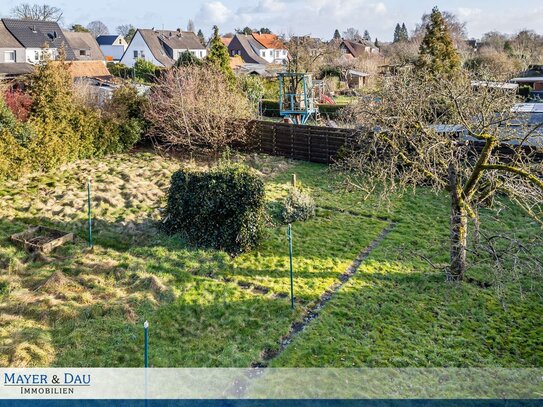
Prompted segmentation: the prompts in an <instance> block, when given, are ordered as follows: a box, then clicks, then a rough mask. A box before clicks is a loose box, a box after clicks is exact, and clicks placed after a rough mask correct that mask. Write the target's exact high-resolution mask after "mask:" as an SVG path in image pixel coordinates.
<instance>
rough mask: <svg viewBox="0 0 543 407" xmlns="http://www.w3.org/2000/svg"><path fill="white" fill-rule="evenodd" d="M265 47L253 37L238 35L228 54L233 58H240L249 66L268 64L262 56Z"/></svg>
mask: <svg viewBox="0 0 543 407" xmlns="http://www.w3.org/2000/svg"><path fill="white" fill-rule="evenodd" d="M264 50H265V48H264V46H263V45H262V44H260V43H259V42H258V41H257V40H255V39H254V37H253V36H252V35H246V34H236V35H234V37H233V38H232V40H231V41H230V43H229V44H228V53H229V54H230V56H231V57H235V56H238V55H239V56H240V57H241V58H242V59H243V61H244V62H245V63H248V64H262V65H266V64H268V61H267V60H266V59H264V57H263V56H261V55H262V53H263V51H264Z"/></svg>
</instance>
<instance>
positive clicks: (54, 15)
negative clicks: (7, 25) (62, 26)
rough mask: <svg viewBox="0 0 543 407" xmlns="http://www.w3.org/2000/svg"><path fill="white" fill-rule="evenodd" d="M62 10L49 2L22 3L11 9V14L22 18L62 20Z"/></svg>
mask: <svg viewBox="0 0 543 407" xmlns="http://www.w3.org/2000/svg"><path fill="white" fill-rule="evenodd" d="M62 15H63V13H62V10H61V9H60V8H58V7H54V6H50V5H48V4H29V3H22V4H19V5H18V6H15V7H14V8H13V9H12V10H11V16H12V17H13V18H18V19H20V20H36V21H55V22H57V23H58V22H60V21H62Z"/></svg>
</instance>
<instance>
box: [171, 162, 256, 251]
mask: <svg viewBox="0 0 543 407" xmlns="http://www.w3.org/2000/svg"><path fill="white" fill-rule="evenodd" d="M264 204H265V201H264V183H263V182H262V180H261V179H260V178H259V177H258V176H257V175H256V174H254V172H252V171H251V170H250V169H249V168H248V167H246V166H243V165H240V164H223V165H220V166H218V167H216V168H213V169H211V170H209V171H205V172H204V171H194V170H189V169H182V170H180V171H177V172H176V173H174V174H173V176H172V182H171V186H170V191H169V194H168V206H167V212H166V221H165V222H164V225H165V228H166V230H167V231H168V232H169V233H182V234H183V235H184V236H185V237H186V238H187V240H188V241H189V242H190V243H191V244H194V245H197V246H203V247H208V248H215V249H219V250H224V251H226V252H227V253H230V254H232V255H236V254H239V253H242V252H245V251H248V250H250V249H252V248H254V247H255V246H256V245H257V244H258V242H259V241H260V239H261V238H262V233H263V224H264Z"/></svg>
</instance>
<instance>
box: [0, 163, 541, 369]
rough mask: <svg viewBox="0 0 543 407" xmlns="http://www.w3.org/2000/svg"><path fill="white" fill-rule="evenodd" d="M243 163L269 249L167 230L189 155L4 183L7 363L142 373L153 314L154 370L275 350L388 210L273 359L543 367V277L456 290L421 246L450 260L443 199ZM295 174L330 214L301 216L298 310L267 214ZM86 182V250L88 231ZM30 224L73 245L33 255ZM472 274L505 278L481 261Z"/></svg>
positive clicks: (517, 219)
mask: <svg viewBox="0 0 543 407" xmlns="http://www.w3.org/2000/svg"><path fill="white" fill-rule="evenodd" d="M245 160H246V161H247V162H248V163H249V164H250V165H252V166H253V167H254V168H255V169H257V170H258V171H259V172H260V173H261V174H262V176H263V177H264V178H265V182H266V192H267V199H268V204H269V205H268V207H269V212H270V216H271V219H270V224H269V228H268V234H267V237H266V239H265V241H264V242H263V243H262V245H261V246H260V247H259V248H258V249H257V250H255V251H253V252H251V253H246V254H244V255H241V256H239V257H237V258H230V257H229V256H228V255H226V254H225V253H221V252H218V251H212V250H201V249H197V248H193V247H189V246H187V245H186V244H185V242H183V241H182V240H181V239H180V238H179V237H176V236H173V237H168V236H165V235H163V234H162V233H161V232H160V230H159V227H158V222H159V221H160V218H161V208H162V207H163V205H164V197H165V192H166V189H167V186H168V181H169V177H170V176H171V174H172V172H173V171H174V170H175V169H176V168H178V166H179V165H181V164H182V165H187V164H186V163H180V162H178V161H174V160H171V159H166V158H160V157H158V156H155V155H151V154H136V155H120V156H115V157H111V158H109V159H108V160H104V161H83V162H78V163H75V164H72V165H69V166H67V167H65V168H63V169H61V170H60V171H58V172H57V173H55V174H46V175H32V176H29V177H27V178H25V179H23V180H21V181H20V182H19V183H11V184H6V185H3V186H1V187H0V196H2V198H6V197H7V198H8V199H7V204H4V202H6V201H3V205H2V207H1V208H0V266H1V267H2V270H3V271H2V272H1V273H0V355H1V356H0V365H2V366H141V365H142V364H143V352H142V334H143V333H142V322H143V321H145V320H149V322H150V325H151V328H150V329H151V346H150V362H151V365H152V366H160V367H162V366H169V367H173V366H202V367H204V366H205V367H207V366H222V367H245V366H249V365H250V364H251V363H253V362H258V361H260V360H261V359H262V357H263V355H262V351H264V350H265V349H269V350H272V351H273V350H277V349H278V348H279V342H280V340H281V338H282V337H284V336H285V335H286V334H287V333H288V332H289V329H290V327H291V325H292V324H293V323H294V322H295V321H300V320H301V319H302V317H303V315H304V312H305V311H306V310H308V309H310V308H312V307H313V306H314V305H315V304H316V302H317V301H318V300H319V298H320V296H321V295H322V294H323V293H324V292H325V291H326V290H327V289H329V288H330V287H331V286H333V285H334V284H337V283H338V282H339V280H338V276H339V275H340V274H342V273H343V272H344V271H345V269H346V268H347V267H348V266H349V264H350V263H351V262H352V261H353V260H354V258H355V257H356V256H357V254H358V253H359V252H360V251H361V250H362V249H363V248H365V247H367V246H368V245H369V244H370V242H371V241H372V240H373V239H375V237H376V236H378V235H379V233H380V232H381V231H382V230H383V228H384V227H386V226H387V225H388V220H387V219H389V218H390V219H393V220H394V221H395V222H397V226H396V228H395V229H394V231H393V232H392V233H391V234H390V235H388V236H387V238H386V239H385V240H384V241H383V242H382V243H381V245H380V246H379V247H378V248H377V249H376V250H375V251H374V252H373V253H372V254H371V256H370V258H369V259H368V260H367V261H366V262H365V263H364V264H363V265H362V268H361V270H360V272H359V273H358V274H356V275H355V277H353V278H352V279H351V280H350V281H349V282H348V283H347V284H346V285H345V286H344V287H343V288H342V289H341V290H340V291H339V292H338V293H337V294H336V295H335V296H334V297H333V298H332V300H331V301H330V302H328V303H327V304H326V306H325V307H324V309H323V310H322V311H321V315H320V316H319V317H318V318H317V319H316V320H315V321H313V322H312V324H311V325H310V326H309V327H308V328H307V329H306V330H304V331H303V332H302V333H301V334H300V335H299V336H298V337H296V338H295V340H294V342H293V343H292V344H291V345H290V346H289V347H287V349H286V350H285V352H284V353H282V354H281V355H279V357H278V358H277V359H275V360H273V361H272V365H273V366H451V365H454V366H464V365H483V366H495V365H499V366H541V364H542V346H543V345H542V343H543V339H542V338H543V336H542V335H541V333H543V332H542V329H541V324H540V323H539V322H540V315H541V312H542V311H543V305H542V302H541V298H540V297H539V296H538V293H539V292H540V290H541V280H540V279H538V278H537V277H534V276H532V275H531V274H530V273H529V270H526V273H520V275H519V276H517V277H518V278H516V279H514V280H511V279H505V280H504V281H502V282H501V283H502V284H501V285H500V287H502V289H501V290H500V291H498V290H496V289H494V288H493V287H491V288H486V289H483V288H481V287H478V286H476V285H473V284H469V283H462V284H455V285H451V284H446V283H445V282H444V277H443V273H442V272H440V271H437V270H434V269H433V268H432V267H430V265H429V264H428V262H426V261H425V260H423V259H422V258H421V257H420V256H419V254H423V255H424V256H425V257H426V258H430V259H432V262H434V263H435V264H443V263H444V262H446V260H447V250H448V249H447V235H448V227H447V215H448V207H447V197H445V196H436V195H434V194H432V193H430V192H427V191H419V192H418V193H417V195H406V196H404V197H403V198H392V199H389V200H387V201H383V200H382V199H381V197H380V196H379V195H377V194H374V195H371V196H369V197H366V196H364V195H363V194H362V193H361V192H347V191H345V190H344V189H343V188H341V177H339V176H338V175H337V174H334V173H333V172H330V171H329V170H328V169H327V168H326V167H324V166H320V165H315V164H307V163H305V164H304V163H294V162H290V161H286V160H281V159H274V158H265V157H258V156H250V157H246V158H245ZM190 165H195V164H190ZM292 173H296V174H297V176H298V179H299V180H301V182H302V183H303V184H304V185H305V186H306V187H307V188H309V189H310V190H311V191H312V193H313V195H314V197H315V199H316V202H317V205H318V207H319V209H318V210H317V216H316V217H315V218H313V219H311V220H310V221H307V222H303V223H295V224H294V226H293V228H294V262H295V263H294V264H295V276H296V280H295V296H296V304H297V307H296V309H295V310H294V311H292V310H291V309H290V301H289V298H288V294H289V290H290V286H289V275H288V246H287V239H286V230H285V227H284V225H280V224H279V223H278V221H277V219H274V216H275V215H276V214H277V210H278V205H279V201H280V200H281V199H282V198H283V197H284V196H285V194H286V191H287V189H288V183H289V182H290V177H291V174H292ZM89 175H90V176H92V179H93V191H94V192H93V196H94V200H93V203H94V205H95V208H94V213H95V218H96V219H95V241H96V243H97V245H96V246H95V248H94V250H93V251H87V250H86V242H85V240H84V238H85V235H86V229H85V216H86V208H85V182H86V179H87V176H89ZM346 211H347V212H348V213H347V212H346ZM484 216H485V217H486V219H487V220H488V222H487V225H488V228H489V230H500V229H503V228H508V229H512V230H517V231H518V233H519V234H521V235H523V236H524V237H526V238H528V237H529V236H531V235H534V234H538V233H541V231H540V229H538V228H537V227H536V226H535V225H534V224H532V223H531V222H530V221H529V220H528V219H527V218H526V217H524V216H522V215H521V214H520V212H519V211H517V210H514V209H513V208H512V207H509V206H505V207H504V209H503V210H502V211H501V214H500V216H501V218H500V219H499V221H497V220H496V219H493V218H492V216H491V213H490V212H488V213H485V214H484ZM28 224H49V225H53V226H57V227H59V228H62V229H64V230H72V231H74V232H76V234H77V235H78V240H77V241H76V243H75V244H72V245H67V246H65V247H63V248H61V249H59V250H57V251H56V252H55V253H54V255H52V256H50V258H45V259H43V258H42V259H33V258H31V257H29V256H27V255H26V254H25V253H23V252H22V251H21V250H19V249H17V248H16V247H14V246H13V245H12V244H11V243H10V242H9V241H8V236H9V235H10V234H12V233H14V232H18V231H21V230H24V229H25V228H26V226H27V225H28ZM469 274H470V276H472V277H475V278H477V279H480V280H488V281H494V280H495V275H494V274H493V273H492V263H491V262H489V261H488V259H484V258H483V259H482V261H481V262H480V263H479V264H478V265H477V267H475V268H473V269H471V270H470V271H469ZM528 285H529V286H530V289H528V290H526V287H527V286H528ZM520 288H523V290H522V291H521V289H520Z"/></svg>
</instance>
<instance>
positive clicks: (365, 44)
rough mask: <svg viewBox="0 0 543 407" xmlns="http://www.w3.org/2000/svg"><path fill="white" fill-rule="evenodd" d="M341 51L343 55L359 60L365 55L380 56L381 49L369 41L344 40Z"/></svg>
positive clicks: (340, 44) (341, 43) (340, 47)
mask: <svg viewBox="0 0 543 407" xmlns="http://www.w3.org/2000/svg"><path fill="white" fill-rule="evenodd" d="M339 49H340V51H341V53H342V54H344V55H347V56H350V57H353V58H358V57H360V56H362V55H365V54H378V53H379V48H378V47H376V46H375V45H374V44H372V43H371V42H369V41H364V40H359V41H351V40H343V41H341V42H340V43H339Z"/></svg>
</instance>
